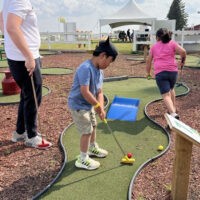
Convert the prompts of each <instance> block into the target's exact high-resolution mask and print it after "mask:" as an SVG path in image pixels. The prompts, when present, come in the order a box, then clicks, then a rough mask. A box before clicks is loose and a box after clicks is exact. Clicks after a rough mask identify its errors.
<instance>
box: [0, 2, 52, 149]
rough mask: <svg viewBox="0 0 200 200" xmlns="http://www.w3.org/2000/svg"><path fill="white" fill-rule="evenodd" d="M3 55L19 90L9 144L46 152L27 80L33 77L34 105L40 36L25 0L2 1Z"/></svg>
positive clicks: (39, 86)
mask: <svg viewBox="0 0 200 200" xmlns="http://www.w3.org/2000/svg"><path fill="white" fill-rule="evenodd" d="M0 16H1V20H0V22H1V25H0V27H2V31H3V33H4V36H5V52H6V56H7V60H8V65H9V68H10V71H11V73H12V75H13V77H14V79H15V81H16V82H17V84H18V85H19V87H20V88H21V94H20V103H19V108H18V117H17V124H16V131H15V132H14V133H13V136H12V141H13V142H17V141H21V140H25V144H26V145H27V146H30V147H34V148H40V149H46V148H48V147H50V146H51V145H52V144H51V143H50V142H48V141H46V140H44V139H42V138H41V136H40V135H38V133H37V109H36V105H35V101H34V96H33V90H32V85H31V78H30V76H33V79H34V84H35V90H36V95H37V101H38V105H40V103H41V100H42V76H41V72H40V64H41V62H40V54H39V47H40V34H39V30H38V27H37V18H36V15H35V11H34V9H33V7H32V5H31V3H30V1H29V0H17V1H16V0H4V1H3V10H2V13H1V15H0Z"/></svg>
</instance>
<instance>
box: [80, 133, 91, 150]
mask: <svg viewBox="0 0 200 200" xmlns="http://www.w3.org/2000/svg"><path fill="white" fill-rule="evenodd" d="M90 138H91V134H82V135H81V139H80V151H81V152H83V153H87V152H88V148H89V144H90Z"/></svg>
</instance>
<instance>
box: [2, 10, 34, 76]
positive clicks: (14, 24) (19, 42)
mask: <svg viewBox="0 0 200 200" xmlns="http://www.w3.org/2000/svg"><path fill="white" fill-rule="evenodd" d="M22 23H23V19H22V18H21V17H19V16H17V15H15V14H12V13H9V14H8V17H7V23H6V30H7V32H8V34H9V36H10V38H11V39H12V41H13V42H14V44H15V45H16V47H17V48H18V49H19V50H20V51H21V53H22V54H23V55H24V57H25V65H26V68H27V71H28V72H29V74H30V75H32V73H33V71H34V69H35V60H34V58H33V55H32V53H31V51H30V50H29V47H28V44H27V42H26V40H25V38H24V34H23V32H22V30H21V25H22Z"/></svg>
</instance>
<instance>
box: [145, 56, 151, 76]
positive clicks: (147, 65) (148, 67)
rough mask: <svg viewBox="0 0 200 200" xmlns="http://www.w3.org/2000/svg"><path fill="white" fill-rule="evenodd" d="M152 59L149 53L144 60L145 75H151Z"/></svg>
mask: <svg viewBox="0 0 200 200" xmlns="http://www.w3.org/2000/svg"><path fill="white" fill-rule="evenodd" d="M152 60H153V56H152V55H151V54H149V56H148V58H147V61H146V73H147V77H148V76H151V63H152Z"/></svg>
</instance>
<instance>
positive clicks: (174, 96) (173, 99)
mask: <svg viewBox="0 0 200 200" xmlns="http://www.w3.org/2000/svg"><path fill="white" fill-rule="evenodd" d="M170 95H171V100H172V102H173V105H174V109H175V112H176V93H175V90H174V89H171V90H170Z"/></svg>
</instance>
